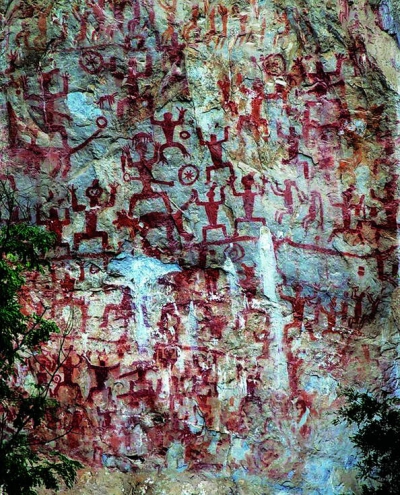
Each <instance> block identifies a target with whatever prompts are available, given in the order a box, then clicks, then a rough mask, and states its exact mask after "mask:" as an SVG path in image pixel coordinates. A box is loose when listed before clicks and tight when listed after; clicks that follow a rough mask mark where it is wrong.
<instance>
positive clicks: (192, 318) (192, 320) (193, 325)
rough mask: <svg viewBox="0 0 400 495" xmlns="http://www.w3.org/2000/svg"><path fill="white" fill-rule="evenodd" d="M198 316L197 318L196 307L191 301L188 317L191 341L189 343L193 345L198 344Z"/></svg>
mask: <svg viewBox="0 0 400 495" xmlns="http://www.w3.org/2000/svg"><path fill="white" fill-rule="evenodd" d="M197 327H198V324H197V318H196V311H195V308H194V303H193V301H190V303H189V317H188V337H189V342H188V344H189V345H191V346H195V345H197Z"/></svg>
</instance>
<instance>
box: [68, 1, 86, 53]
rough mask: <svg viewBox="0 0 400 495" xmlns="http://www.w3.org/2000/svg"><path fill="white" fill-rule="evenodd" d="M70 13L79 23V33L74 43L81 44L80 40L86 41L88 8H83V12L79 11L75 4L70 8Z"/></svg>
mask: <svg viewBox="0 0 400 495" xmlns="http://www.w3.org/2000/svg"><path fill="white" fill-rule="evenodd" d="M72 14H73V16H74V17H75V19H76V20H77V21H78V23H79V27H80V29H79V33H78V34H77V35H76V37H75V40H74V41H75V43H76V44H77V45H79V44H81V43H82V42H84V41H86V39H87V30H88V18H89V15H90V12H89V11H88V10H84V11H83V12H80V11H79V9H78V6H77V5H75V6H74V7H73V8H72Z"/></svg>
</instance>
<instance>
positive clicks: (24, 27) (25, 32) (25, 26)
mask: <svg viewBox="0 0 400 495" xmlns="http://www.w3.org/2000/svg"><path fill="white" fill-rule="evenodd" d="M29 26H30V23H29V22H28V21H22V22H21V31H19V33H17V35H16V36H15V45H16V46H21V41H20V39H21V38H22V41H23V43H24V47H25V48H28V49H32V46H31V45H30V43H29V36H30V34H31V31H30V29H29Z"/></svg>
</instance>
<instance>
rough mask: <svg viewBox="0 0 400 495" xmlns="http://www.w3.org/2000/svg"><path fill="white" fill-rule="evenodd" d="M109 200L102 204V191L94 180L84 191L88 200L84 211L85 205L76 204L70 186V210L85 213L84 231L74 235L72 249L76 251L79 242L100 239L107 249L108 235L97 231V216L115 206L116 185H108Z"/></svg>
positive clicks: (72, 187)
mask: <svg viewBox="0 0 400 495" xmlns="http://www.w3.org/2000/svg"><path fill="white" fill-rule="evenodd" d="M110 188H111V190H110V198H109V200H108V201H107V202H104V203H103V204H102V203H101V202H100V201H101V196H102V194H103V191H104V189H103V188H102V187H101V186H100V185H99V181H98V179H94V180H93V182H92V184H91V186H89V187H88V188H87V189H86V196H87V197H88V198H89V209H88V210H87V209H86V206H85V205H80V204H78V199H77V197H76V188H75V187H74V186H71V187H70V188H69V191H70V192H71V198H72V200H71V203H72V209H73V211H75V212H80V211H85V220H86V230H85V232H79V233H75V234H74V246H73V249H74V250H77V249H78V246H79V244H80V242H81V241H83V240H88V239H95V238H101V241H102V247H103V249H107V248H108V247H109V246H108V234H107V232H105V231H103V230H97V218H98V214H99V213H100V212H101V211H103V210H104V209H105V208H110V207H112V206H114V204H115V198H116V193H117V188H118V185H117V184H110Z"/></svg>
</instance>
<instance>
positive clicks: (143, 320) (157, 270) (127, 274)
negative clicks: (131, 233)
mask: <svg viewBox="0 0 400 495" xmlns="http://www.w3.org/2000/svg"><path fill="white" fill-rule="evenodd" d="M177 271H181V269H180V267H179V266H178V265H174V264H165V263H163V262H162V261H159V260H157V259H155V258H150V257H148V256H133V255H131V254H129V253H128V254H125V253H122V254H119V255H118V256H117V257H115V258H114V259H113V260H111V261H110V263H109V265H108V267H107V273H108V274H109V276H110V277H112V278H113V281H112V282H113V283H114V284H115V282H117V285H122V286H125V287H129V288H130V290H131V293H132V298H133V300H134V301H135V305H136V309H137V318H136V320H137V324H136V329H135V338H136V342H137V345H138V349H139V352H140V353H146V352H147V348H148V347H149V346H150V345H151V342H150V340H151V339H150V338H151V327H150V324H149V321H148V319H147V315H148V314H149V315H150V309H153V308H150V307H149V306H150V304H151V302H152V300H153V299H154V298H155V297H156V294H157V281H158V279H159V278H161V277H163V276H164V275H166V274H167V273H171V272H177ZM152 312H153V311H152Z"/></svg>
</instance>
